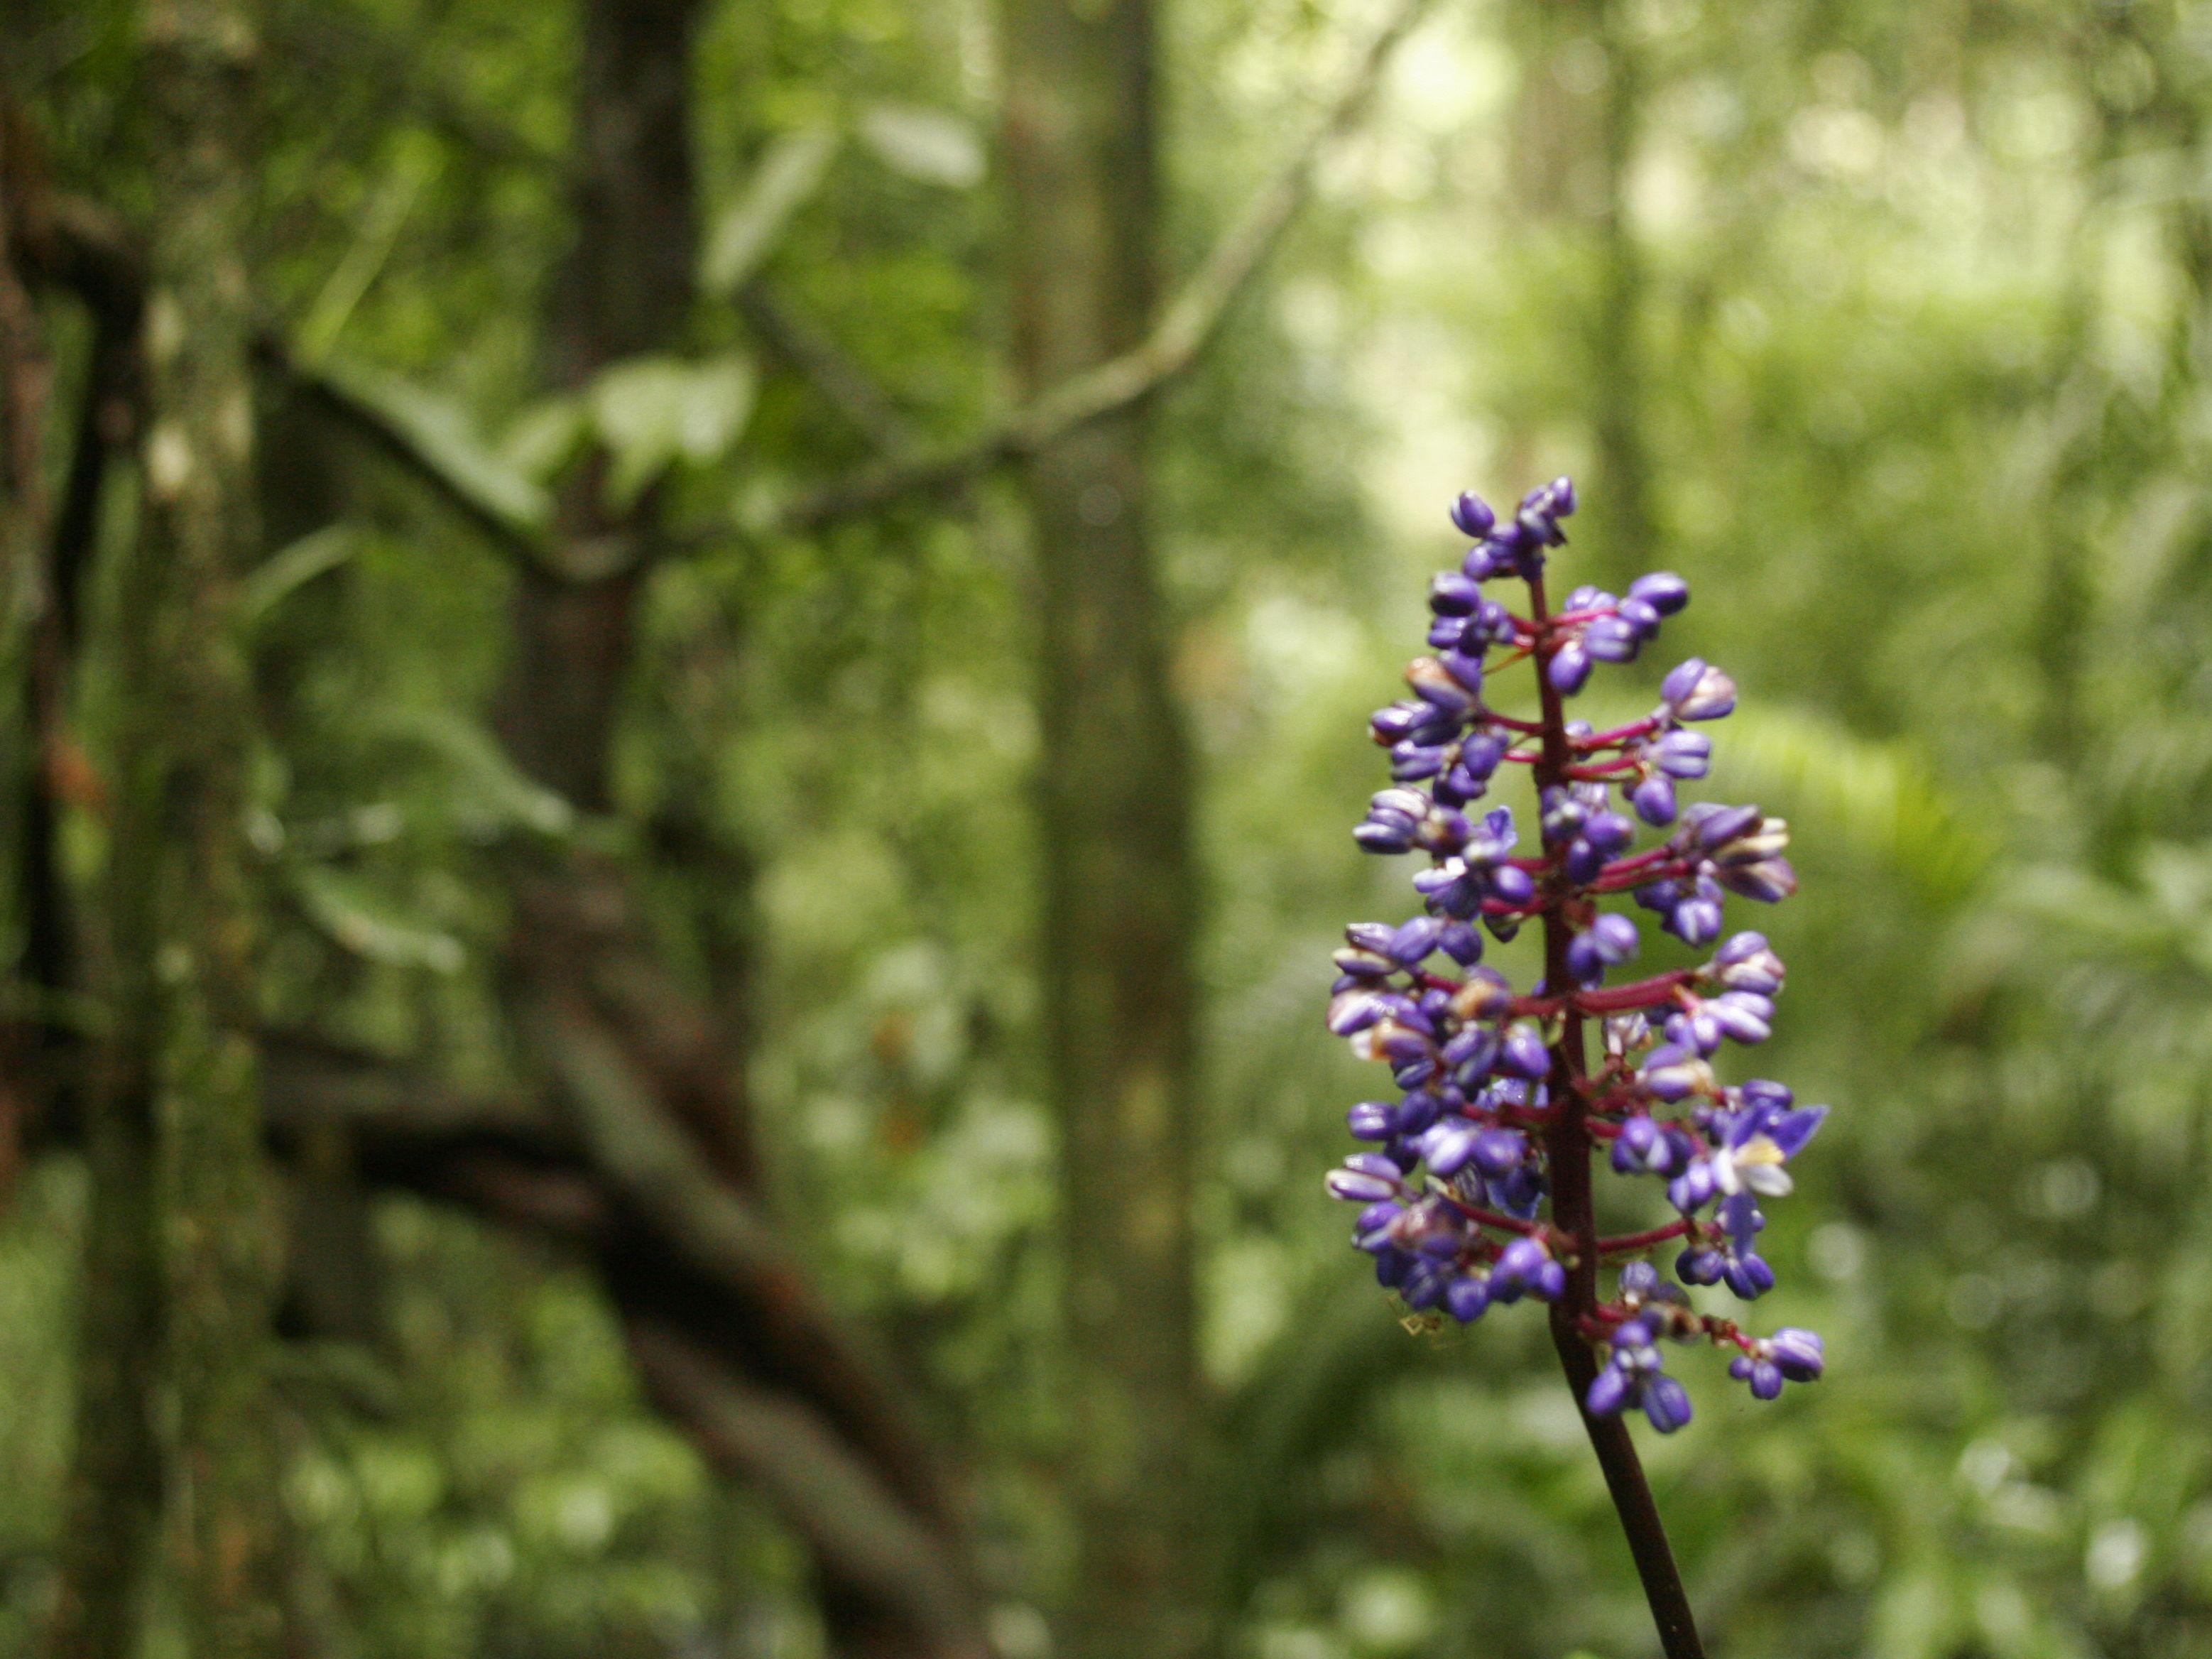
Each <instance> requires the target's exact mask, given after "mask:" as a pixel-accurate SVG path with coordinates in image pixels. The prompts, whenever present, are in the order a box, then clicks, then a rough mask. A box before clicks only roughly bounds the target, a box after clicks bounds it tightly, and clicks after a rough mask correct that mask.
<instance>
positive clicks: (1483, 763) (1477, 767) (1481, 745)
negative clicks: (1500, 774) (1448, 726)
mask: <svg viewBox="0 0 2212 1659" xmlns="http://www.w3.org/2000/svg"><path fill="white" fill-rule="evenodd" d="M1504 757H1505V744H1504V739H1503V738H1499V737H1498V735H1497V734H1496V733H1495V732H1487V731H1485V732H1469V733H1468V735H1467V737H1466V738H1465V739H1464V740H1462V742H1461V744H1460V746H1459V763H1460V764H1461V765H1462V766H1463V767H1465V768H1466V769H1467V772H1468V776H1470V777H1473V778H1475V779H1478V780H1486V779H1487V778H1488V777H1489V776H1490V775H1491V774H1492V773H1493V772H1495V771H1496V770H1497V769H1498V763H1499V762H1500V761H1501V760H1503V759H1504Z"/></svg>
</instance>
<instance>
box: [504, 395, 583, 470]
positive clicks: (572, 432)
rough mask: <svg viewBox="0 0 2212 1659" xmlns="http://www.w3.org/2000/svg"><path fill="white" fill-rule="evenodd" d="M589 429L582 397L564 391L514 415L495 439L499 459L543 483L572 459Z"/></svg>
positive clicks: (542, 399) (541, 399)
mask: <svg viewBox="0 0 2212 1659" xmlns="http://www.w3.org/2000/svg"><path fill="white" fill-rule="evenodd" d="M590 431H591V422H590V420H589V418H588V414H587V411H586V410H585V408H584V402H583V399H582V398H578V397H576V396H574V394H572V393H568V392H562V393H561V394H559V395H557V396H555V397H551V398H540V399H539V400H538V402H536V403H534V404H531V405H530V407H529V408H527V409H526V410H523V411H522V413H521V414H520V415H518V416H515V417H514V421H513V424H512V425H510V426H509V427H508V428H507V435H506V436H504V437H502V438H501V440H500V441H499V458H500V459H501V460H503V461H505V462H506V463H507V465H509V466H511V467H513V469H514V470H515V471H518V472H520V473H521V474H523V475H524V476H525V477H531V478H535V479H537V480H538V481H539V482H540V483H543V482H544V480H546V479H548V478H550V477H552V476H553V475H554V474H555V473H556V472H558V471H560V470H561V469H562V467H564V466H566V465H568V463H569V462H571V461H573V460H574V459H576V452H577V451H578V450H579V449H580V448H582V447H583V444H584V440H585V439H586V437H587V436H588V435H590Z"/></svg>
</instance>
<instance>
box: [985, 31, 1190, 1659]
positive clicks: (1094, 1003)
mask: <svg viewBox="0 0 2212 1659" xmlns="http://www.w3.org/2000/svg"><path fill="white" fill-rule="evenodd" d="M1001 17H1002V23H1003V37H1004V42H1005V51H1006V76H1005V80H1006V130H1005V135H1004V143H1005V154H1006V167H1007V188H1008V191H1009V197H1008V210H1009V221H1008V231H1007V234H1008V255H1009V263H1010V266H1011V275H1012V303H1013V315H1014V349H1015V355H1016V360H1017V363H1018V368H1019V372H1020V376H1021V380H1022V381H1023V384H1024V390H1025V391H1026V392H1030V393H1031V394H1034V393H1036V392H1040V391H1042V390H1044V389H1046V388H1048V387H1051V386H1055V385H1057V384H1059V383H1060V382H1061V381H1063V380H1066V379H1067V378H1068V377H1069V376H1071V375H1073V374H1079V373H1080V372H1081V371H1082V370H1084V369H1085V368H1090V367H1091V366H1093V365H1095V364H1097V363H1099V362H1104V361H1106V360H1107V359H1109V358H1110V357H1113V356H1115V355H1116V354H1118V353H1120V352H1122V351H1125V350H1127V349H1129V348H1131V347H1132V346H1133V345H1135V344H1136V343H1138V342H1139V340H1141V339H1142V338H1143V337H1144V335H1145V331H1146V328H1147V326H1148V325H1149V322H1150V319H1151V315H1152V304H1153V299H1154V293H1155V287H1156V283H1155V253H1154V244H1155V241H1156V236H1157V217H1158V182H1157V176H1156V175H1157V166H1156V158H1155V153H1154V152H1155V95H1154V93H1155V88H1154V78H1155V70H1154V55H1155V54H1154V40H1153V26H1152V13H1151V9H1150V6H1149V4H1148V3H1146V0H1100V3H1092V4H1081V3H1078V0H1005V4H1004V6H1003V8H1002V12H1001ZM1146 425H1147V422H1146V411H1145V410H1144V408H1143V406H1142V405H1141V404H1140V405H1138V406H1136V407H1133V408H1132V409H1130V410H1125V411H1123V412H1121V413H1118V414H1115V415H1112V416H1107V417H1105V418H1103V419H1101V420H1098V421H1097V422H1092V423H1091V424H1090V425H1088V426H1086V427H1084V428H1079V429H1078V430H1076V431H1074V432H1073V433H1070V434H1068V435H1066V436H1064V437H1062V438H1060V439H1059V440H1057V441H1054V442H1053V443H1051V444H1050V445H1048V446H1047V447H1044V448H1043V449H1042V450H1041V451H1040V452H1039V453H1036V455H1035V456H1034V457H1033V458H1032V459H1030V461H1029V463H1028V465H1026V467H1025V468H1024V474H1023V477H1024V486H1025V489H1026V493H1027V500H1028V507H1029V514H1030V528H1031V535H1032V539H1033V543H1034V546H1035V549H1036V569H1037V580H1038V589H1039V592H1038V599H1039V612H1040V623H1041V627H1040V630H1039V641H1038V649H1039V652H1040V656H1041V665H1040V678H1039V690H1038V697H1039V704H1040V708H1041V712H1042V726H1043V732H1044V746H1043V757H1042V778H1041V780H1040V783H1041V790H1042V802H1041V810H1042V817H1043V826H1042V827H1043V838H1042V839H1043V847H1044V857H1045V866H1046V867H1045V872H1044V881H1045V892H1046V906H1045V919H1044V921H1045V932H1044V937H1043V939H1042V977H1043V983H1044V988H1045V1002H1046V1008H1047V1021H1046V1042H1047V1044H1048V1049H1047V1063H1048V1068H1049V1075H1050V1086H1051V1089H1052V1092H1053V1096H1054V1102H1055V1105H1056V1107H1057V1110H1058V1116H1059V1121H1060V1135H1061V1187H1062V1201H1063V1206H1064V1217H1063V1222H1064V1225H1063V1238H1064V1240H1065V1248H1066V1289H1065V1297H1066V1327H1067V1332H1068V1340H1069V1356H1068V1357H1069V1365H1070V1368H1071V1375H1070V1376H1069V1378H1068V1389H1069V1395H1070V1400H1071V1403H1072V1407H1073V1424H1072V1429H1073V1432H1072V1434H1071V1436H1070V1441H1069V1449H1070V1451H1069V1469H1070V1473H1071V1475H1072V1476H1073V1483H1074V1501H1075V1506H1076V1514H1077V1522H1078V1526H1079V1563H1078V1565H1079V1582H1078V1583H1077V1585H1076V1587H1075V1591H1074V1596H1073V1605H1072V1607H1071V1608H1070V1635H1071V1637H1072V1638H1073V1641H1072V1648H1073V1652H1074V1653H1075V1654H1077V1655H1078V1656H1079V1659H1109V1656H1112V1659H1118V1656H1125V1655H1126V1656H1136V1655H1144V1656H1146V1659H1158V1656H1164V1655H1173V1654H1178V1653H1187V1652H1191V1651H1194V1650H1196V1649H1197V1648H1199V1647H1200V1645H1201V1644H1203V1642H1204V1641H1205V1639H1206V1632H1205V1613H1204V1609H1205V1607H1206V1601H1207V1590H1208V1589H1209V1588H1210V1585H1209V1583H1208V1577H1207V1573H1206V1565H1205V1562H1206V1552H1205V1550H1204V1548H1203V1541H1204V1537H1205V1531H1204V1516H1205V1510H1206V1506H1205V1499H1204V1496H1203V1490H1202V1486H1201V1480H1202V1476H1203V1474H1204V1472H1205V1471H1204V1462H1205V1460H1204V1458H1203V1456H1202V1455H1201V1450H1200V1442H1201V1409H1200V1392H1199V1383H1198V1374H1197V1367H1196V1363H1195V1358H1194V1336H1193V1289H1192V1279H1193V1273H1192V1241H1191V1231H1190V1213H1189V1212H1190V1188H1191V1169H1192V1151H1193V1142H1194V1134H1195V1129H1196V1126H1195V1123H1194V1114H1195V1103H1194V1075H1193V1073H1194V1048H1195V1044H1194V1029H1193V1027H1194V1016H1193V987H1192V973H1191V966H1190V951H1191V945H1190V941H1191V938H1192V932H1193V928H1194V922H1195V917H1194V878H1193V872H1192V855H1191V849H1190V828H1189V820H1190V780H1189V763H1188V755H1187V752H1186V746H1185V742H1184V738H1183V733H1182V726H1181V723H1180V720H1179V718H1178V714H1177V710H1176V705H1175V700H1174V696H1173V694H1172V692H1171V690H1170V683H1169V671H1168V658H1169V647H1168V641H1167V633H1168V628H1167V622H1166V618H1165V617H1164V607H1163V605H1162V601H1161V598H1160V594H1159V591H1158V578H1157V574H1156V572H1155V569H1154V567H1153V559H1152V544H1151V540H1150V538H1149V534H1148V526H1147V515H1148V501H1147V496H1148V490H1147V483H1146V454H1145V449H1146Z"/></svg>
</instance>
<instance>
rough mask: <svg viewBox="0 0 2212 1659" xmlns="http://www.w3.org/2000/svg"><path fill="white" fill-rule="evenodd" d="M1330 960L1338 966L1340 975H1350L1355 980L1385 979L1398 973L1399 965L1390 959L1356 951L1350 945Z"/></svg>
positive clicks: (1372, 953)
mask: <svg viewBox="0 0 2212 1659" xmlns="http://www.w3.org/2000/svg"><path fill="white" fill-rule="evenodd" d="M1329 960H1330V961H1332V962H1334V963H1335V964H1336V968H1337V971H1338V972H1339V973H1341V974H1346V975H1350V976H1351V977H1352V978H1353V979H1363V980H1364V979H1384V978H1387V977H1389V975H1392V974H1395V973H1396V972H1397V971H1398V964H1397V963H1395V962H1393V961H1391V960H1390V958H1389V957H1384V956H1377V955H1376V953H1375V952H1374V951H1355V950H1353V949H1352V947H1351V946H1350V945H1346V946H1345V948H1344V949H1342V950H1340V951H1337V952H1336V953H1335V954H1334V956H1332V957H1330V958H1329Z"/></svg>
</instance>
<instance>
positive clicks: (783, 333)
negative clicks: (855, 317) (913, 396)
mask: <svg viewBox="0 0 2212 1659" xmlns="http://www.w3.org/2000/svg"><path fill="white" fill-rule="evenodd" d="M737 306H738V311H740V312H741V313H744V319H745V320H746V321H747V322H749V323H750V324H751V325H753V328H754V329H755V331H757V332H758V334H759V335H760V337H761V338H762V339H763V341H765V342H766V343H768V345H769V349H772V350H773V351H775V353H776V354H777V355H778V356H781V357H783V358H785V359H787V361H788V362H790V363H791V366H792V367H793V368H796V369H797V370H798V371H799V373H800V374H803V375H805V377H806V380H807V382H808V384H810V385H811V386H813V388H814V389H815V391H817V392H819V393H820V394H821V395H822V400H823V402H824V403H826V404H829V406H830V407H831V408H832V409H834V410H836V411H837V412H838V413H839V414H840V415H842V416H844V417H845V418H846V420H848V422H851V423H852V425H853V428H854V430H855V431H857V432H858V433H860V435H861V436H862V437H864V438H866V440H867V441H868V442H869V443H870V444H871V445H872V447H874V448H875V449H876V451H877V452H878V454H880V455H882V456H884V457H887V458H894V459H895V458H896V457H898V456H902V455H910V454H912V453H914V452H915V450H917V449H919V448H920V447H921V434H920V433H918V432H916V431H915V428H914V426H913V424H912V423H911V422H908V419H907V418H906V416H903V415H902V414H900V413H899V410H898V405H897V404H894V403H893V402H891V400H890V398H888V397H886V396H885V395H884V391H883V388H882V387H880V386H878V385H877V384H876V383H875V381H874V380H872V378H871V377H870V376H869V374H868V372H867V371H866V369H864V368H861V367H860V365H859V364H858V363H856V362H854V361H853V360H852V358H850V357H849V356H846V354H845V353H844V352H843V351H842V350H841V349H839V348H838V346H837V343H836V342H835V341H833V340H831V339H830V338H829V337H828V336H827V335H825V334H824V333H823V331H821V330H820V329H818V328H817V327H815V326H814V325H813V324H812V323H811V322H809V321H808V320H807V319H805V317H803V316H801V315H799V313H796V312H794V311H793V310H792V309H791V307H789V306H787V305H786V304H784V303H783V302H782V301H780V300H778V299H777V298H776V297H775V295H773V294H771V293H769V289H768V287H767V285H766V284H765V283H760V282H758V281H755V282H750V283H746V284H745V285H744V287H743V288H741V289H738V295H737Z"/></svg>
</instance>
